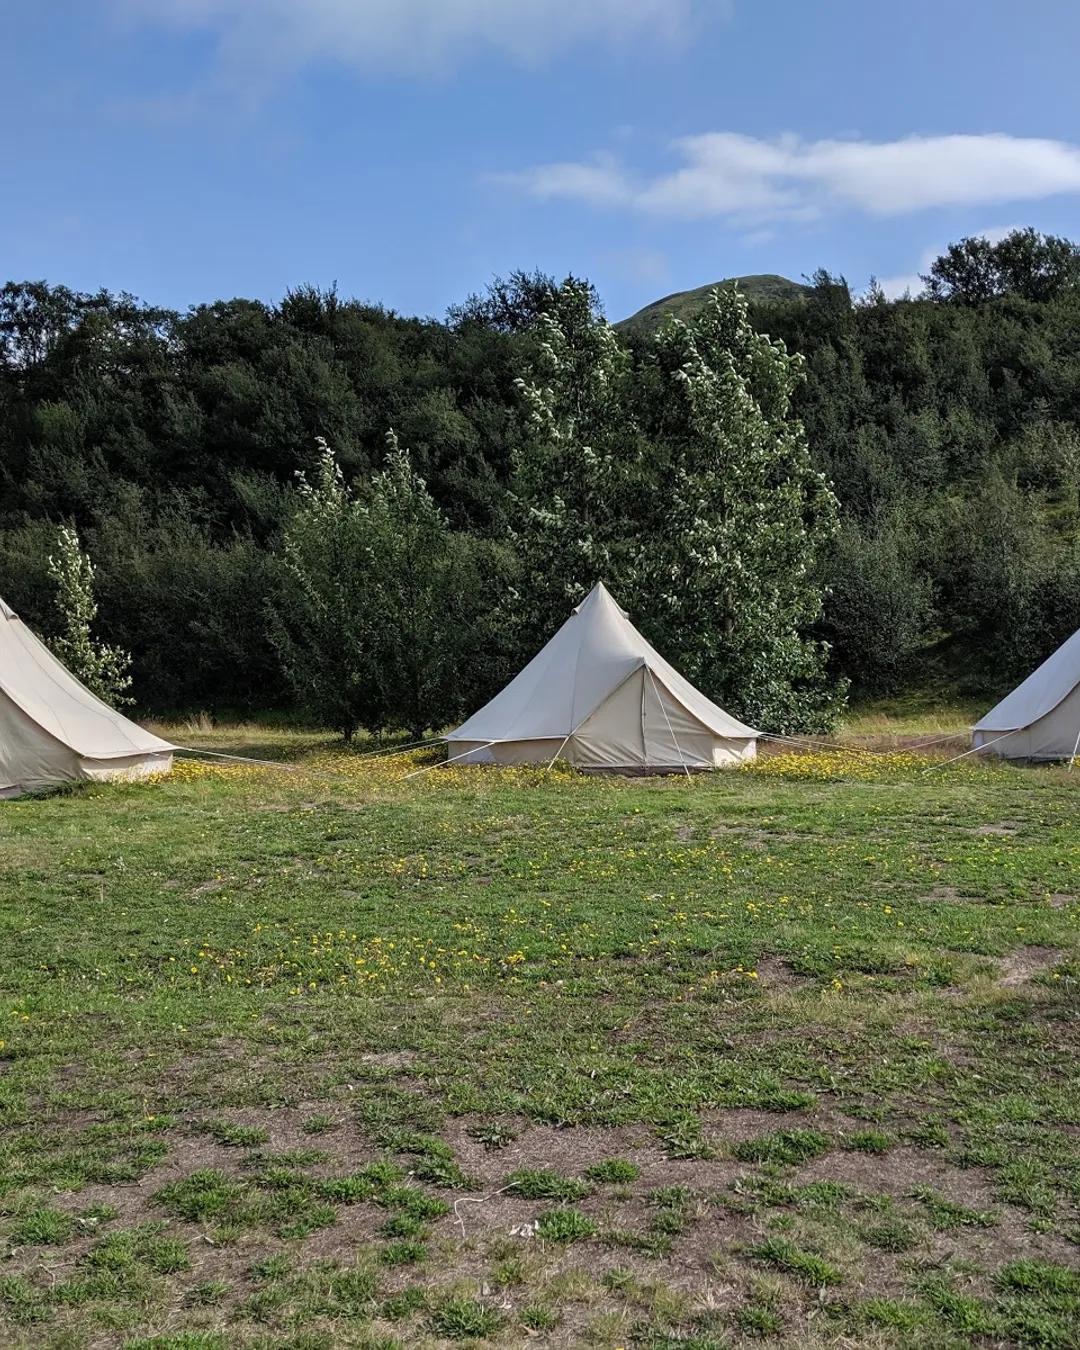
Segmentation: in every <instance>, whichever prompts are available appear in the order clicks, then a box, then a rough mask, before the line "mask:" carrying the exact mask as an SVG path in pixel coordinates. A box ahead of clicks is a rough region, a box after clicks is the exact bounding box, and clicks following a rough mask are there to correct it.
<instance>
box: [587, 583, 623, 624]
mask: <svg viewBox="0 0 1080 1350" xmlns="http://www.w3.org/2000/svg"><path fill="white" fill-rule="evenodd" d="M605 601H606V602H607V603H608V604H609V605H611V606H612V608H613V609H617V610H618V611H619V613H620V614H621V615H622V616H623V618H624V619H629V618H630V614H629V611H627V610H625V609H623V607H622V605H620V604H619V602H618V601H617V600H616V599H615V597H614V596H613V595H612V594H611V592H610V591H609V590H608V588H607V587H606V586H605V585H604V583H603V582H602V581H598V582H597V583H596V585H595V586H594V587H593V588H592V590H591V591H590V592H589V594H588V595H587V596H586V597H585V599H584V600H582V601H581V603H580V604H577V605H575V606H574V609H573V613H574V614H580V613H581V611H582V610H583V609H584V608H585V606H586V605H589V604H603V603H604V602H605Z"/></svg>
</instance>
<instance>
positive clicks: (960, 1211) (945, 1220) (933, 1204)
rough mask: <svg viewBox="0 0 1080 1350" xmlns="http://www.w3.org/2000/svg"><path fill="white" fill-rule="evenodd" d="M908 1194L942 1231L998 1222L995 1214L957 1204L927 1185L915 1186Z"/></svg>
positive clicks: (987, 1226) (982, 1226)
mask: <svg viewBox="0 0 1080 1350" xmlns="http://www.w3.org/2000/svg"><path fill="white" fill-rule="evenodd" d="M908 1194H909V1195H910V1197H911V1198H912V1199H913V1200H918V1201H919V1203H920V1204H921V1205H923V1207H924V1208H925V1209H926V1213H927V1216H928V1218H929V1219H930V1222H931V1223H932V1224H933V1225H934V1227H935V1228H937V1229H940V1230H941V1231H943V1232H949V1231H950V1230H952V1229H954V1228H992V1227H993V1226H994V1225H995V1224H996V1223H997V1222H998V1219H997V1215H995V1214H990V1213H988V1212H987V1211H985V1210H980V1209H968V1208H967V1206H965V1205H958V1204H956V1203H955V1202H954V1201H952V1200H949V1199H947V1198H946V1197H945V1196H944V1195H939V1194H938V1193H937V1191H935V1190H933V1189H932V1188H931V1187H929V1186H916V1187H915V1188H914V1189H913V1190H911V1191H909V1192H908Z"/></svg>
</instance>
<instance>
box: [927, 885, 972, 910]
mask: <svg viewBox="0 0 1080 1350" xmlns="http://www.w3.org/2000/svg"><path fill="white" fill-rule="evenodd" d="M918 898H919V899H920V900H925V901H927V902H930V903H934V902H937V903H943V904H949V905H956V904H964V903H965V902H966V901H967V899H968V897H967V896H963V895H961V894H960V892H959V891H958V890H957V889H956V887H955V886H935V887H934V889H933V890H932V891H927V893H926V894H925V895H920V896H919V897H918Z"/></svg>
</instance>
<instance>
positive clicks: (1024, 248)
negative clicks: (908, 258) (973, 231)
mask: <svg viewBox="0 0 1080 1350" xmlns="http://www.w3.org/2000/svg"><path fill="white" fill-rule="evenodd" d="M923 281H924V282H925V283H926V288H927V293H928V294H929V296H930V297H931V298H932V299H934V300H954V301H959V302H960V303H962V304H965V305H978V304H984V303H985V302H986V301H987V300H993V299H996V298H997V297H999V296H1003V295H1017V296H1021V297H1022V298H1023V299H1025V300H1032V301H1035V302H1036V303H1041V302H1046V301H1050V300H1054V299H1056V298H1057V297H1058V296H1060V295H1061V294H1063V293H1064V292H1066V291H1068V290H1076V289H1077V288H1078V287H1080V247H1078V246H1077V245H1076V244H1074V243H1073V242H1072V241H1071V240H1069V239H1062V238H1059V237H1058V236H1056V235H1051V234H1039V233H1038V231H1036V230H1033V229H1031V228H1028V229H1025V230H1012V231H1010V233H1009V234H1007V235H1006V236H1005V237H1004V238H1003V239H1001V240H999V241H998V242H997V243H993V244H992V243H991V242H990V240H989V239H986V238H985V237H983V236H980V235H976V236H974V237H971V238H968V239H962V240H961V241H960V243H958V244H950V245H949V248H948V249H947V250H946V252H945V253H943V254H942V255H941V256H940V257H939V258H936V259H935V260H934V262H933V264H932V265H931V267H930V271H929V274H928V275H926V276H924V277H923Z"/></svg>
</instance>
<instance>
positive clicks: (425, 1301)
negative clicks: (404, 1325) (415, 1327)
mask: <svg viewBox="0 0 1080 1350" xmlns="http://www.w3.org/2000/svg"><path fill="white" fill-rule="evenodd" d="M429 1306H430V1298H429V1295H428V1291H427V1290H426V1289H424V1288H423V1287H422V1286H421V1285H410V1286H409V1288H408V1289H403V1290H402V1291H401V1293H400V1294H394V1295H393V1296H392V1297H391V1298H388V1299H386V1300H385V1302H384V1303H383V1304H382V1307H381V1308H380V1309H379V1313H380V1316H382V1317H384V1318H385V1319H386V1321H387V1322H404V1321H406V1319H408V1318H410V1317H414V1316H415V1315H416V1314H417V1313H420V1312H427V1310H428V1308H429Z"/></svg>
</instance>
